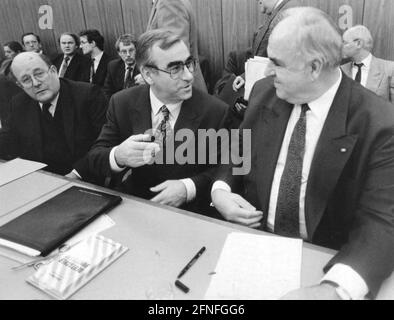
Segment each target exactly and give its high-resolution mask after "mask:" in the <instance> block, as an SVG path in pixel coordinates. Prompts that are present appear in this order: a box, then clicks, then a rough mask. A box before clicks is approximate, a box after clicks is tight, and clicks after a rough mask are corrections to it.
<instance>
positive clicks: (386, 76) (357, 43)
mask: <svg viewBox="0 0 394 320" xmlns="http://www.w3.org/2000/svg"><path fill="white" fill-rule="evenodd" d="M342 39H343V55H344V58H350V60H351V62H349V63H346V64H344V65H342V66H341V68H342V70H343V71H344V72H345V73H346V75H347V76H349V77H350V78H352V79H354V80H355V81H357V82H359V83H361V85H363V86H364V87H366V88H367V89H369V90H371V91H373V92H375V93H376V94H377V95H378V96H381V97H382V98H384V99H386V100H388V101H390V102H394V79H393V77H394V61H388V60H383V59H379V58H376V57H375V56H373V55H372V54H371V50H372V48H373V39H372V35H371V33H370V32H369V30H368V29H367V27H365V26H361V25H357V26H354V27H352V28H350V29H348V30H346V31H345V33H344V34H343V36H342Z"/></svg>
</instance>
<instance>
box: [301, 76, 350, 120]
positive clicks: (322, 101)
mask: <svg viewBox="0 0 394 320" xmlns="http://www.w3.org/2000/svg"><path fill="white" fill-rule="evenodd" d="M341 81H342V72H341V71H340V70H339V69H338V80H337V81H336V82H335V83H334V84H333V85H332V86H331V87H330V88H329V89H328V90H327V91H326V92H325V93H323V94H322V95H321V96H320V97H319V98H317V99H315V100H313V101H311V102H308V106H309V109H310V110H311V112H312V113H313V114H314V115H315V116H317V117H318V118H319V119H325V118H326V117H327V114H328V111H329V110H330V107H331V105H332V103H333V101H334V98H335V95H336V94H337V91H338V88H339V85H340V84H341Z"/></svg>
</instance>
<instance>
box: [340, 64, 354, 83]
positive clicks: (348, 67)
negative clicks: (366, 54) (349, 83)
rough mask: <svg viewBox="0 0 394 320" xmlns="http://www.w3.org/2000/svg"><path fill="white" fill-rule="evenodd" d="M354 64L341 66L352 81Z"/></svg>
mask: <svg viewBox="0 0 394 320" xmlns="http://www.w3.org/2000/svg"><path fill="white" fill-rule="evenodd" d="M352 65H353V63H352V62H349V63H345V64H344V65H342V66H341V69H342V71H343V72H344V73H345V74H346V75H347V76H348V77H349V78H350V79H352Z"/></svg>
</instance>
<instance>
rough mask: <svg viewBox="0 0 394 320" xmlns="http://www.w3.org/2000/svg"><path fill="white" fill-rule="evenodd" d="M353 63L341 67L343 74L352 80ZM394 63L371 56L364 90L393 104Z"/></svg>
mask: <svg viewBox="0 0 394 320" xmlns="http://www.w3.org/2000/svg"><path fill="white" fill-rule="evenodd" d="M352 67H353V62H349V63H346V64H344V65H342V66H341V68H342V70H343V72H345V74H346V75H347V76H349V77H350V78H352ZM393 77H394V61H389V60H383V59H379V58H376V57H374V56H372V60H371V67H370V69H369V73H368V79H367V84H366V88H367V89H369V90H371V91H373V92H375V93H376V94H377V95H378V96H381V97H382V98H384V99H386V100H388V101H390V102H392V103H394V78H393Z"/></svg>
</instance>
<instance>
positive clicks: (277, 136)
mask: <svg viewBox="0 0 394 320" xmlns="http://www.w3.org/2000/svg"><path fill="white" fill-rule="evenodd" d="M291 111H292V105H291V104H289V103H288V102H286V101H284V100H281V99H279V98H277V97H276V95H275V96H274V97H273V98H272V100H271V101H269V102H268V103H267V105H266V106H265V107H264V106H262V107H261V108H260V118H261V121H262V122H263V125H259V126H257V128H255V130H256V134H254V135H255V136H256V137H257V138H256V139H255V141H254V142H253V144H254V145H253V146H252V148H255V150H257V159H258V161H259V165H258V166H257V176H258V179H257V192H258V194H259V198H260V202H261V203H260V205H261V207H262V209H263V212H264V221H263V225H265V222H266V220H267V216H268V204H269V197H270V193H271V185H272V179H273V177H274V173H275V167H276V163H277V161H278V157H279V152H280V149H281V146H282V141H283V137H284V135H285V132H286V128H287V123H288V121H289V117H290V114H291ZM260 123H261V122H260Z"/></svg>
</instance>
